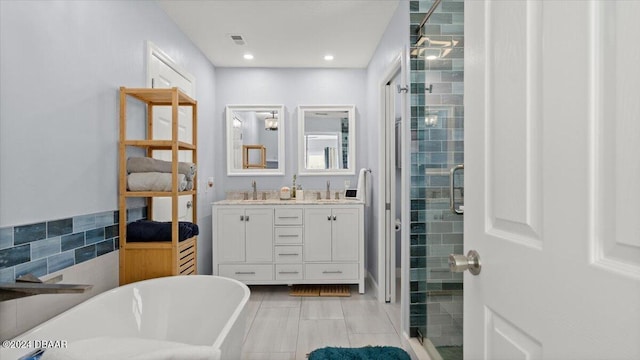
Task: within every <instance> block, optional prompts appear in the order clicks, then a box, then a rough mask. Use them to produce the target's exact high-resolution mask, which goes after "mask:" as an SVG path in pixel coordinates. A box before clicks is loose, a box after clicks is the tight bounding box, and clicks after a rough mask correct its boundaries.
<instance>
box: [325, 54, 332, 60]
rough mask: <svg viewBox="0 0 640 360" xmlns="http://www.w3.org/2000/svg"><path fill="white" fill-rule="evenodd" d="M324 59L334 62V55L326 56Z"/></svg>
mask: <svg viewBox="0 0 640 360" xmlns="http://www.w3.org/2000/svg"><path fill="white" fill-rule="evenodd" d="M324 59H325V60H327V61H331V60H333V55H325V56H324Z"/></svg>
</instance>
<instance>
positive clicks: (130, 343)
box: [41, 337, 220, 360]
mask: <svg viewBox="0 0 640 360" xmlns="http://www.w3.org/2000/svg"><path fill="white" fill-rule="evenodd" d="M41 359H42V360H86V359H92V360H113V359H118V360H218V359H220V350H219V349H214V348H213V347H211V346H199V345H189V344H184V343H177V342H171V341H160V340H152V339H138V338H115V337H97V338H90V339H84V340H78V341H71V342H69V345H68V347H67V348H66V349H47V350H46V351H45V352H44V355H43V356H42V358H41Z"/></svg>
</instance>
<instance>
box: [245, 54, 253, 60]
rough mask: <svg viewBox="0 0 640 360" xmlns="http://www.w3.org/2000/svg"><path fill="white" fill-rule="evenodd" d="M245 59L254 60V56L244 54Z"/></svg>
mask: <svg viewBox="0 0 640 360" xmlns="http://www.w3.org/2000/svg"><path fill="white" fill-rule="evenodd" d="M244 58H245V59H246V60H252V59H253V55H251V54H244Z"/></svg>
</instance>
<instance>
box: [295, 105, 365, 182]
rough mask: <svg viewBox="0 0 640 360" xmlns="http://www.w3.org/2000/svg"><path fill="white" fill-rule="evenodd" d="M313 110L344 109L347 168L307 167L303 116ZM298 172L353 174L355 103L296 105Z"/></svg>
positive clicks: (354, 167) (354, 163)
mask: <svg viewBox="0 0 640 360" xmlns="http://www.w3.org/2000/svg"><path fill="white" fill-rule="evenodd" d="M312 111H313V112H315V111H320V112H322V111H346V112H347V114H348V118H349V150H348V151H349V168H348V169H317V170H316V169H307V168H306V167H305V159H306V157H307V149H306V147H305V146H304V116H305V113H307V112H312ZM298 174H299V175H317V176H326V175H355V174H356V107H355V105H298Z"/></svg>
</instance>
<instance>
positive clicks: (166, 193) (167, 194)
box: [122, 190, 196, 197]
mask: <svg viewBox="0 0 640 360" xmlns="http://www.w3.org/2000/svg"><path fill="white" fill-rule="evenodd" d="M122 195H123V196H124V197H171V196H173V192H171V191H129V190H127V191H125V192H124V194H122ZM183 195H196V191H195V190H190V191H178V196H183Z"/></svg>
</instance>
